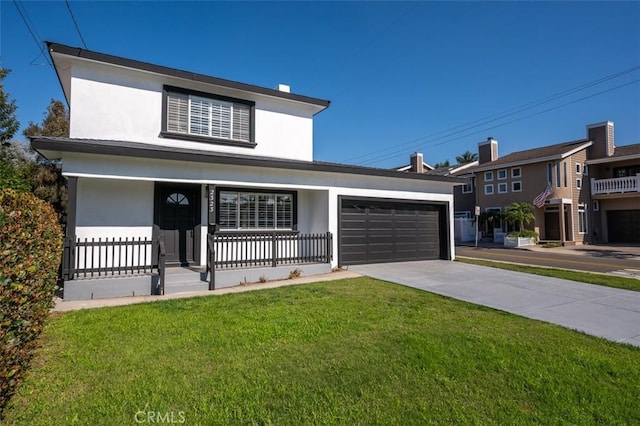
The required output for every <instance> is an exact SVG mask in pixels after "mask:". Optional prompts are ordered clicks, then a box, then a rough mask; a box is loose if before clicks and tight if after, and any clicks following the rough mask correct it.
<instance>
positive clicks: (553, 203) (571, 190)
mask: <svg viewBox="0 0 640 426" xmlns="http://www.w3.org/2000/svg"><path fill="white" fill-rule="evenodd" d="M478 154H479V157H478V158H479V161H478V165H477V166H475V167H472V168H469V169H466V170H464V171H463V172H462V173H453V174H454V175H457V176H461V175H462V174H464V175H466V176H469V175H471V176H472V179H473V181H474V182H475V188H474V189H475V192H476V194H475V202H476V205H478V206H480V209H481V211H490V210H494V211H498V212H503V211H504V209H505V208H506V207H507V206H508V205H509V204H511V203H513V202H529V203H531V202H534V200H536V199H537V201H538V203H537V204H538V206H537V207H536V208H535V222H534V223H533V224H532V225H533V227H534V229H535V231H536V232H538V235H539V236H540V239H541V241H553V242H560V243H562V244H586V243H592V242H607V243H640V174H639V173H640V144H635V145H628V146H621V147H615V144H614V128H613V123H612V122H604V123H599V124H593V125H590V126H587V137H586V138H585V139H580V140H576V141H571V142H563V143H560V144H555V145H549V146H543V147H540V148H534V149H529V150H525V151H518V152H513V153H511V154H508V155H505V156H504V157H498V142H497V141H496V140H495V139H493V138H488V139H487V140H486V141H483V142H481V143H479V144H478ZM467 204H468V200H464V199H463V198H462V197H460V198H459V195H458V194H456V197H455V200H454V205H455V211H458V210H460V209H461V207H459V206H460V205H464V206H465V208H466V206H467ZM481 230H482V231H483V234H484V235H485V236H493V234H494V230H496V231H498V232H508V231H511V230H512V229H510V227H509V225H508V224H506V223H504V222H503V221H499V222H491V223H485V224H484V226H483V228H481Z"/></svg>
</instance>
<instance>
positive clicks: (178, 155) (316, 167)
mask: <svg viewBox="0 0 640 426" xmlns="http://www.w3.org/2000/svg"><path fill="white" fill-rule="evenodd" d="M30 139H31V146H32V147H33V148H34V149H35V150H37V151H38V152H40V153H41V154H42V152H41V151H59V152H78V153H85V154H102V155H117V156H125V157H138V158H147V159H149V158H155V159H161V160H175V161H191V162H197V163H216V164H230V165H239V166H252V167H265V168H272V169H288V170H305V171H312V172H324V173H346V174H355V175H365V176H381V177H391V178H397V179H414V180H422V181H431V182H445V183H449V184H453V185H464V183H465V182H466V180H465V179H462V178H458V177H450V176H433V175H429V174H426V173H406V172H398V171H395V170H388V169H376V168H372V167H362V166H352V165H346V164H338V163H326V162H320V161H301V160H288V159H283V158H268V157H256V156H249V155H239V154H235V155H232V154H222V153H215V152H207V151H203V150H198V149H187V148H174V147H167V146H159V145H151V144H147V143H139V142H126V141H112V140H96V139H71V138H53V137H34V138H30ZM42 155H43V156H44V157H46V155H45V154H42Z"/></svg>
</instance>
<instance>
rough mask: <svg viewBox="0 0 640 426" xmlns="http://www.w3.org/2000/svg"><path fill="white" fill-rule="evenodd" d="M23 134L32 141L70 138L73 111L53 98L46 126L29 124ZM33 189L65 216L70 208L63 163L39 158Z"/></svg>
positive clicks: (32, 176)
mask: <svg viewBox="0 0 640 426" xmlns="http://www.w3.org/2000/svg"><path fill="white" fill-rule="evenodd" d="M22 134H23V135H25V136H27V137H30V138H32V137H36V136H53V137H69V112H68V110H67V108H66V107H65V105H64V103H63V102H62V101H58V100H55V99H51V102H50V103H49V106H48V107H47V111H46V112H45V113H44V118H43V120H42V123H39V124H38V123H33V122H29V126H27V128H26V129H25V130H24V131H23V132H22ZM31 187H32V191H33V193H34V194H35V195H36V196H37V197H38V198H40V199H42V200H44V201H46V202H48V203H50V204H51V205H52V206H53V208H54V209H55V211H56V212H57V213H58V215H59V216H60V217H62V216H63V215H64V213H65V212H66V209H67V188H66V180H65V178H64V177H63V176H62V172H61V169H60V163H59V162H57V161H49V160H47V159H46V158H44V157H42V156H41V155H38V156H37V162H36V165H35V167H34V168H33V170H32V172H31Z"/></svg>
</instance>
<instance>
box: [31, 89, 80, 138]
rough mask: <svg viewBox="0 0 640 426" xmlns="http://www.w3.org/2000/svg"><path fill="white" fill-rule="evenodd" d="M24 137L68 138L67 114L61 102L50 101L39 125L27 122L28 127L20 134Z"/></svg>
mask: <svg viewBox="0 0 640 426" xmlns="http://www.w3.org/2000/svg"><path fill="white" fill-rule="evenodd" d="M22 134H23V135H25V136H26V137H34V136H54V137H61V138H68V137H69V112H68V111H67V108H66V107H65V106H64V103H63V102H62V101H58V100H55V99H51V103H49V106H48V107H47V112H45V113H44V119H43V120H42V123H41V124H37V123H34V122H33V121H30V122H29V125H28V126H27V128H26V129H24V131H23V132H22Z"/></svg>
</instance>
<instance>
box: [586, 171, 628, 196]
mask: <svg viewBox="0 0 640 426" xmlns="http://www.w3.org/2000/svg"><path fill="white" fill-rule="evenodd" d="M628 192H640V174H637V175H635V176H626V177H620V178H611V179H591V195H602V194H624V193H628Z"/></svg>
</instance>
